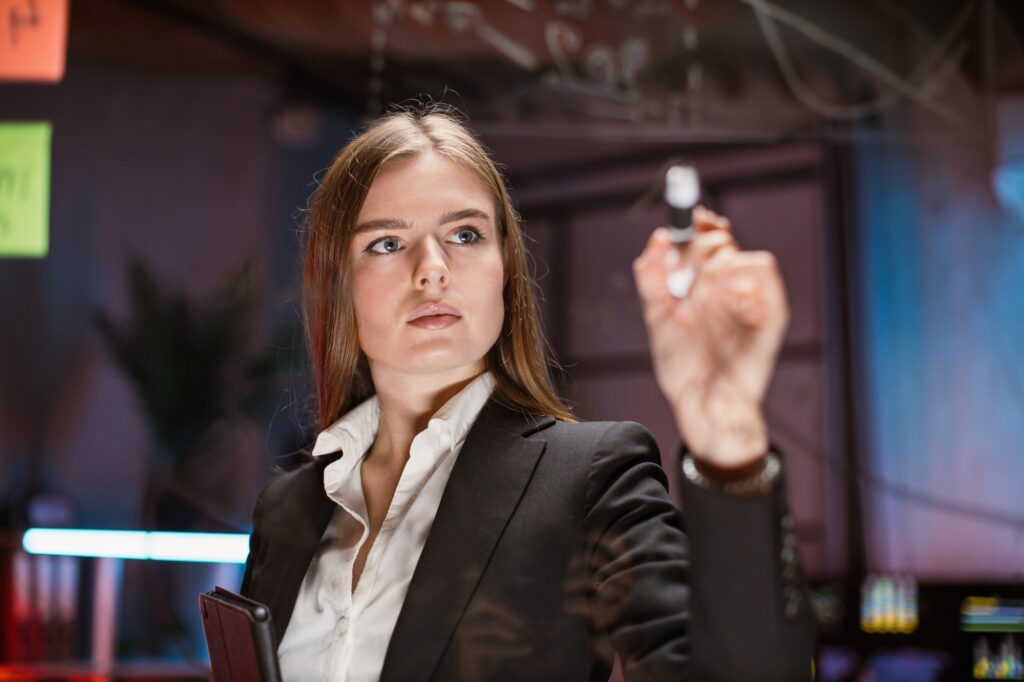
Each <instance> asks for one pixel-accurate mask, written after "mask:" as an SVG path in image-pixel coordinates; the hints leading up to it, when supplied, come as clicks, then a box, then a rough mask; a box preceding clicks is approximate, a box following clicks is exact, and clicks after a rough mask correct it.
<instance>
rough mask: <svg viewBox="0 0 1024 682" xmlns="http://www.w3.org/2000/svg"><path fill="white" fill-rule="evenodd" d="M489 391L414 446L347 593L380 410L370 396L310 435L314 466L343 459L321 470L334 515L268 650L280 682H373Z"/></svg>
mask: <svg viewBox="0 0 1024 682" xmlns="http://www.w3.org/2000/svg"><path fill="white" fill-rule="evenodd" d="M494 385H495V379H494V377H493V375H491V373H490V372H484V373H483V374H481V375H480V376H479V377H477V378H476V379H474V380H473V381H472V382H470V383H469V384H468V385H467V386H466V387H465V388H464V389H462V391H460V392H459V393H458V394H457V395H455V396H454V397H452V399H451V400H449V401H448V402H447V403H445V405H444V406H443V407H442V408H441V409H440V410H438V411H437V412H436V413H435V414H434V416H433V417H432V418H431V419H430V422H429V423H428V424H427V428H426V429H425V430H423V431H421V432H420V433H419V434H417V435H416V437H415V438H414V439H413V441H412V446H411V448H410V450H409V459H408V461H407V462H406V463H405V468H404V469H403V470H402V476H401V478H400V479H399V481H398V486H397V487H396V489H395V495H394V498H393V499H392V500H391V506H390V507H389V508H388V513H387V516H386V517H385V519H384V522H383V524H382V525H381V528H380V531H379V532H378V534H377V537H376V539H375V540H374V542H373V545H372V546H371V547H370V551H369V554H368V555H367V557H366V563H365V565H364V567H363V572H362V574H361V575H360V577H359V582H358V584H357V585H356V590H355V593H353V592H352V568H353V564H354V563H355V559H356V555H357V553H358V552H359V548H360V547H362V545H363V543H364V542H366V539H367V537H368V536H369V525H370V524H369V519H368V514H367V510H366V498H365V497H364V496H363V486H362V477H361V475H360V466H359V465H360V463H361V462H362V461H363V458H364V457H366V453H367V452H368V451H369V449H370V446H371V445H373V441H374V439H375V438H376V437H377V427H378V424H379V422H380V402H379V400H378V399H377V397H376V396H374V397H372V398H370V399H369V400H367V401H365V402H363V403H361V404H360V405H358V406H357V407H355V408H353V409H352V410H351V411H349V412H348V413H347V414H346V415H345V416H344V417H342V418H341V419H339V420H338V421H337V422H335V423H334V424H332V425H331V426H330V427H328V428H327V429H326V430H325V431H323V432H322V433H321V434H320V435H319V437H318V438H317V441H316V445H315V446H314V448H313V455H314V456H321V455H325V454H328V453H332V452H337V451H338V450H341V451H342V452H343V453H344V456H342V457H341V458H339V459H338V460H336V461H334V462H332V463H331V464H330V465H328V466H327V468H326V469H325V470H324V489H325V490H326V492H327V496H328V497H330V498H331V499H332V500H334V501H335V502H336V503H337V504H338V508H337V509H336V510H335V511H334V515H333V517H332V518H331V522H330V523H329V524H328V525H327V530H326V531H325V532H324V535H323V538H322V539H321V541H320V546H319V548H318V549H317V552H316V554H315V555H314V557H313V560H312V561H311V562H310V564H309V568H308V569H307V571H306V577H305V578H304V579H303V581H302V586H301V587H300V588H299V595H298V598H297V600H296V602H295V610H294V611H293V612H292V617H291V620H290V621H289V623H288V628H287V630H286V631H285V633H284V637H283V638H282V640H281V644H280V646H279V647H278V650H277V651H278V656H279V658H280V661H281V674H282V676H283V678H284V680H285V682H306V681H312V680H331V681H332V682H334V681H336V682H370V681H371V680H378V679H379V678H380V673H381V668H382V667H383V664H384V654H385V653H386V652H387V648H388V642H389V641H390V640H391V632H392V631H393V630H394V628H395V623H396V622H397V620H398V614H399V611H401V608H402V603H403V602H404V601H405V595H406V592H407V591H408V590H409V583H410V581H411V580H412V574H413V571H414V570H415V569H416V563H417V562H418V561H419V558H420V553H421V552H422V551H423V545H424V544H425V543H426V540H427V535H428V534H429V533H430V527H431V525H432V524H433V522H434V516H435V515H436V514H437V507H438V504H439V503H440V501H441V495H442V493H443V492H444V488H445V485H446V484H447V483H448V476H449V475H450V474H451V471H452V467H453V466H454V465H455V460H456V458H457V457H458V454H459V451H460V450H461V449H462V445H463V443H464V442H465V441H466V434H467V433H469V429H470V427H471V426H472V425H473V422H474V421H476V418H477V415H478V414H479V413H480V410H481V409H483V406H484V404H485V403H486V402H487V400H488V398H490V396H491V392H492V391H493V390H494Z"/></svg>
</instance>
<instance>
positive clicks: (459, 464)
mask: <svg viewBox="0 0 1024 682" xmlns="http://www.w3.org/2000/svg"><path fill="white" fill-rule="evenodd" d="M553 422H554V419H553V418H551V417H530V416H527V415H524V414H522V413H520V412H518V411H515V410H512V409H509V408H506V407H503V406H501V405H499V404H498V403H497V402H496V401H495V400H494V398H492V399H491V400H490V401H488V403H487V404H486V405H485V406H484V409H483V410H482V411H481V412H480V416H479V417H478V418H477V420H476V422H475V423H474V424H473V427H472V428H471V429H470V432H469V434H468V435H467V437H466V442H465V443H464V444H463V447H462V450H461V451H460V453H459V458H458V460H457V461H456V462H455V467H454V468H453V469H452V473H451V476H450V477H449V479H448V484H447V486H446V487H445V491H444V494H443V496H442V497H441V502H440V505H439V506H438V509H437V515H436V516H435V517H434V523H433V526H432V527H431V530H430V535H429V536H428V538H427V542H426V544H425V545H424V547H423V553H422V554H421V555H420V559H419V562H418V563H417V565H416V570H415V572H414V573H413V577H412V582H411V583H410V585H409V592H408V593H407V595H406V597H405V602H404V604H403V605H402V610H401V612H400V613H399V616H398V622H397V623H396V624H395V629H394V631H393V632H392V635H391V642H390V644H389V645H388V650H387V654H386V656H385V658H384V668H383V670H382V671H381V677H380V679H381V682H398V681H401V680H411V679H426V678H428V677H429V676H430V673H431V672H432V671H433V670H434V669H435V668H436V667H437V664H438V662H439V661H440V659H441V655H442V654H443V653H444V650H445V648H446V647H447V645H448V641H449V640H450V639H451V636H452V634H453V633H454V632H455V628H456V626H457V625H458V623H459V619H460V618H461V617H462V613H463V611H464V610H465V608H466V605H467V604H468V602H469V599H470V597H471V595H472V594H473V591H474V589H475V587H476V584H477V583H478V582H479V580H480V576H481V574H482V573H483V571H484V569H485V568H486V567H487V564H488V562H489V561H490V558H491V555H492V553H493V551H494V548H495V546H496V545H497V543H498V540H499V538H500V537H501V535H502V533H503V532H504V529H505V527H506V525H507V524H508V521H509V518H510V517H511V516H512V514H513V512H514V511H515V509H516V506H517V505H518V504H519V500H520V499H521V498H522V495H523V492H524V491H525V489H526V486H527V484H528V483H529V481H530V477H531V476H532V475H533V471H534V469H535V468H536V466H537V462H538V461H539V459H540V457H541V455H542V453H543V451H544V446H545V441H544V440H542V439H539V438H537V439H530V438H527V437H526V436H529V435H531V434H532V433H534V432H536V431H538V430H540V429H542V428H544V427H546V426H548V425H550V424H552V423H553Z"/></svg>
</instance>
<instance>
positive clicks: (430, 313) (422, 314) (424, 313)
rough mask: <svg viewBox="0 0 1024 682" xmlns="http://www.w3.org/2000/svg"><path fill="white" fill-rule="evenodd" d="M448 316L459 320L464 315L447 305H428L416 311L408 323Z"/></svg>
mask: <svg viewBox="0 0 1024 682" xmlns="http://www.w3.org/2000/svg"><path fill="white" fill-rule="evenodd" d="M438 316H448V317H454V318H459V317H462V313H460V312H459V309H458V308H454V307H452V306H450V305H448V304H446V303H428V304H427V305H424V306H420V307H419V308H417V309H416V311H415V312H414V313H413V314H412V315H410V316H409V319H408V320H407V321H408V322H415V321H416V320H421V319H423V318H428V317H438Z"/></svg>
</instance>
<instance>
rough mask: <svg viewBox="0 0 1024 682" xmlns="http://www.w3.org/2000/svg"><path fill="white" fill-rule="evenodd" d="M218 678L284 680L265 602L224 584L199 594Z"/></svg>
mask: <svg viewBox="0 0 1024 682" xmlns="http://www.w3.org/2000/svg"><path fill="white" fill-rule="evenodd" d="M199 612H200V613H201V614H202V616H203V631H204V632H205V633H206V646H207V647H208V648H209V650H210V666H211V668H212V669H213V679H214V682H281V672H280V669H279V668H278V665H277V643H276V642H275V641H274V627H273V624H272V622H271V620H270V609H268V608H267V607H266V606H265V605H263V604H261V603H259V602H257V601H253V600H252V599H247V598H245V597H243V596H241V595H238V594H235V593H234V592H231V591H229V590H225V589H224V588H223V587H216V588H214V590H213V592H204V593H202V594H200V595H199Z"/></svg>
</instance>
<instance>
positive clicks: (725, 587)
mask: <svg viewBox="0 0 1024 682" xmlns="http://www.w3.org/2000/svg"><path fill="white" fill-rule="evenodd" d="M684 495H685V496H684V505H685V508H686V518H685V524H684V518H683V515H682V514H681V513H680V511H679V509H678V508H677V507H676V506H675V505H674V504H673V503H672V501H671V499H670V498H669V496H668V486H667V481H666V477H665V472H664V470H663V469H662V467H661V460H660V456H659V453H658V446H657V444H656V443H655V441H654V438H653V437H652V436H651V434H650V432H648V431H647V429H645V428H644V427H643V426H641V425H639V424H635V423H632V422H623V423H616V424H612V425H611V426H610V427H609V428H608V430H607V431H606V432H605V433H604V434H603V435H602V437H601V438H600V445H599V446H598V447H597V448H595V450H594V452H593V457H592V461H591V468H590V473H589V477H588V483H587V495H586V500H587V502H586V514H585V516H584V538H585V540H586V543H587V544H586V550H585V552H586V560H587V570H588V578H589V582H590V590H591V599H592V613H593V625H594V628H595V631H596V634H597V635H598V636H599V637H600V638H605V639H606V640H607V641H608V642H609V643H610V644H611V647H612V648H614V650H615V652H616V653H617V654H618V655H619V659H620V662H621V666H622V671H623V675H624V677H625V679H626V680H627V681H628V682H647V681H652V682H653V681H655V680H679V679H691V680H744V681H746V680H752V679H757V680H765V681H770V680H785V681H786V682H794V681H798V680H803V679H810V676H811V653H812V651H813V623H812V620H811V618H810V614H809V607H808V602H807V599H806V596H805V595H804V593H803V592H802V591H801V592H800V594H801V599H800V603H796V604H795V606H796V609H795V611H794V608H793V606H792V605H791V606H790V608H789V612H788V613H787V603H795V599H794V600H791V602H787V595H790V594H792V593H788V592H786V590H785V587H784V586H783V580H782V572H783V569H782V565H781V564H782V560H781V558H780V557H781V556H782V555H781V551H782V542H781V536H782V534H781V532H780V527H781V524H782V522H783V521H782V519H783V518H785V515H784V509H785V507H784V500H785V498H784V494H783V492H782V490H781V486H778V489H777V490H774V491H773V492H772V494H771V495H766V496H762V497H760V498H740V497H733V496H729V495H726V494H724V493H718V492H715V491H705V490H702V489H699V488H696V487H695V486H691V489H687V490H685V491H684ZM684 528H685V530H684ZM793 553H795V548H793ZM790 583H791V584H792V585H793V586H794V589H797V590H802V583H800V581H799V576H798V575H795V576H794V577H793V579H792V580H791V581H790Z"/></svg>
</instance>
